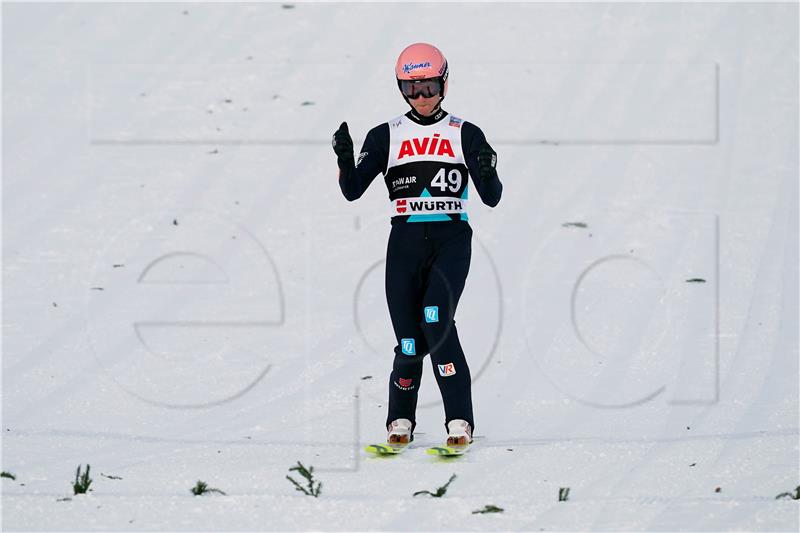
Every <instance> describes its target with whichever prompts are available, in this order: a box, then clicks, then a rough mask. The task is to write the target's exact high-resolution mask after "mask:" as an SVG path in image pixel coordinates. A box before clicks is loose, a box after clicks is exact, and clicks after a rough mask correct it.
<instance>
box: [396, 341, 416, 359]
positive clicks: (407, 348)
mask: <svg viewBox="0 0 800 533" xmlns="http://www.w3.org/2000/svg"><path fill="white" fill-rule="evenodd" d="M400 348H401V349H402V350H403V353H404V354H405V355H417V348H416V346H415V345H414V339H400Z"/></svg>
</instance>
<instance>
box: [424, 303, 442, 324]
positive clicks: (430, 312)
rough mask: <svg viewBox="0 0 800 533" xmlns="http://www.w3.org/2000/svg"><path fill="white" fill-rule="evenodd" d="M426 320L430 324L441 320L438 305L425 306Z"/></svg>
mask: <svg viewBox="0 0 800 533" xmlns="http://www.w3.org/2000/svg"><path fill="white" fill-rule="evenodd" d="M425 322H427V323H428V324H430V323H431V322H439V306H438V305H429V306H428V307H426V308H425Z"/></svg>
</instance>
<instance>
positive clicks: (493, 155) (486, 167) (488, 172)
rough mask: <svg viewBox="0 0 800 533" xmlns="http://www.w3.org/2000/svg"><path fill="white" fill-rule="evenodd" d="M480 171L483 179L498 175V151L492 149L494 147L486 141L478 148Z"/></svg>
mask: <svg viewBox="0 0 800 533" xmlns="http://www.w3.org/2000/svg"><path fill="white" fill-rule="evenodd" d="M478 172H480V175H481V179H494V178H496V177H497V152H495V151H494V150H492V147H491V146H489V143H486V142H485V143H483V146H481V149H480V150H478Z"/></svg>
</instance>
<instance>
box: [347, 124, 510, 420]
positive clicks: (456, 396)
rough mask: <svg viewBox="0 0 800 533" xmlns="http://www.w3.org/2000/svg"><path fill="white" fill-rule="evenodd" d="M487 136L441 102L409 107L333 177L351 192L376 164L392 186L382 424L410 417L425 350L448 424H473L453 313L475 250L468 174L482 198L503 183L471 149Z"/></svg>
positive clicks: (490, 201) (494, 198) (488, 199)
mask: <svg viewBox="0 0 800 533" xmlns="http://www.w3.org/2000/svg"><path fill="white" fill-rule="evenodd" d="M485 143H486V138H485V136H484V134H483V132H482V131H481V130H480V128H478V127H477V126H475V125H474V124H471V123H469V122H465V121H463V120H461V119H460V118H457V117H454V116H453V115H450V114H448V113H447V112H446V111H444V110H441V109H440V110H439V111H438V112H437V113H435V114H434V115H432V116H430V117H423V116H420V115H417V114H416V113H415V112H414V111H413V110H412V111H409V112H408V113H406V114H405V115H402V116H400V117H397V118H395V119H392V120H390V121H389V122H386V123H383V124H381V125H379V126H377V127H375V128H373V129H372V130H370V131H369V133H368V134H367V137H366V139H365V140H364V144H363V147H362V148H361V153H360V154H359V155H358V156H357V158H356V165H355V168H353V169H352V170H347V169H342V170H341V172H340V175H339V186H340V187H341V189H342V193H343V194H344V196H345V198H347V199H348V200H350V201H353V200H356V199H357V198H359V197H361V195H362V194H363V193H364V191H365V190H366V189H367V187H369V185H370V183H372V180H373V179H374V178H375V176H376V175H378V174H379V173H380V174H383V176H384V181H385V183H386V187H387V189H388V190H389V200H390V209H391V214H392V219H391V220H392V229H391V233H390V235H389V243H388V247H387V251H386V301H387V303H388V306H389V314H390V315H391V319H392V326H393V328H394V333H395V337H396V340H397V345H396V346H395V348H394V364H393V369H392V372H391V375H390V377H389V409H388V411H389V412H388V415H387V422H386V423H387V425H388V424H389V423H390V422H391V421H392V420H396V419H398V418H407V419H409V420H411V421H412V424H414V425H416V415H415V412H416V407H417V396H418V393H419V386H420V380H421V378H422V371H423V359H424V357H425V356H426V355H427V354H428V353H430V354H431V363H432V365H433V371H434V375H435V376H436V381H437V383H438V385H439V390H440V392H441V395H442V401H443V403H444V409H445V427H446V425H447V423H448V422H449V421H451V420H454V419H463V420H466V421H467V422H469V423H470V425H471V427H472V428H474V427H475V423H474V419H473V413H472V392H471V378H470V371H469V365H468V364H467V361H466V358H465V357H464V351H463V350H462V348H461V343H460V342H459V339H458V332H457V329H456V323H455V313H456V307H457V306H458V301H459V299H460V298H461V293H462V291H463V290H464V283H465V282H466V279H467V274H468V272H469V264H470V257H471V253H472V246H471V244H472V228H471V227H470V225H469V223H468V216H467V203H468V200H469V198H468V190H469V187H468V185H469V184H468V176H472V181H473V183H474V184H475V188H476V189H477V191H478V194H479V195H480V198H481V200H482V201H483V202H484V203H485V204H486V205H489V206H491V207H494V206H496V205H497V203H498V202H499V201H500V196H501V194H502V190H503V186H502V184H501V183H500V180H499V179H496V178H493V179H491V180H481V178H480V174H479V172H478V158H477V154H478V150H479V149H480V148H481V146H483V145H484V144H485Z"/></svg>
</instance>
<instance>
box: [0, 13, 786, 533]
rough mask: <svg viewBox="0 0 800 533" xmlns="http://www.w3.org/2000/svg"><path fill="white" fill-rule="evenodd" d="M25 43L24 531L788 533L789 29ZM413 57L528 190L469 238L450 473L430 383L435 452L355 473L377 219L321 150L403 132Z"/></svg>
mask: <svg viewBox="0 0 800 533" xmlns="http://www.w3.org/2000/svg"><path fill="white" fill-rule="evenodd" d="M2 30H3V141H4V142H3V156H4V159H3V217H2V220H3V248H2V249H3V259H4V262H3V289H4V292H3V359H2V372H3V376H2V407H3V410H2V416H3V420H2V439H3V440H2V469H3V470H5V471H9V472H12V473H13V474H15V475H16V476H17V478H16V480H15V481H12V480H10V479H2V480H0V481H2V485H0V486H2V491H3V494H2V515H3V516H2V527H3V529H4V530H26V531H33V530H70V531H78V530H145V531H148V530H162V529H168V530H204V531H218V530H306V529H316V530H323V529H324V530H376V529H385V530H498V529H499V530H532V531H549V530H589V529H593V530H704V531H705V530H770V531H778V530H781V531H796V530H797V529H798V502H796V501H791V500H776V499H775V496H776V495H777V494H778V493H781V492H784V491H789V490H793V489H794V487H795V486H797V485H798V484H800V469H799V466H798V5H797V4H796V3H795V4H711V5H710V4H608V5H603V4H593V5H587V4H502V5H499V4H498V5H486V4H414V5H408V4H406V5H400V4H359V5H342V4H307V3H298V4H291V5H286V6H284V5H282V4H262V5H258V4H242V5H233V4H227V5H223V4H127V5H126V4H10V3H5V4H3V24H2ZM418 40H428V41H432V42H434V43H436V44H437V45H439V46H440V47H441V49H442V50H444V51H445V53H446V54H447V56H448V58H449V60H450V64H451V80H450V92H449V94H448V96H447V100H446V106H445V107H446V108H447V109H448V110H450V111H451V112H452V113H454V114H456V115H457V116H461V117H464V118H465V119H467V120H470V121H473V122H475V123H477V124H478V125H480V126H481V127H482V128H483V129H484V131H485V132H486V134H487V136H488V138H489V139H490V141H491V142H492V143H493V144H494V146H495V148H496V150H497V152H498V157H499V165H498V169H499V172H500V176H501V178H502V180H503V182H504V184H505V195H504V198H503V200H502V201H501V203H500V204H499V206H498V207H497V208H496V209H489V208H488V207H486V206H483V205H479V202H478V201H477V198H475V201H473V202H472V204H471V208H470V209H471V223H472V226H473V228H474V231H475V245H474V254H473V267H472V271H471V273H470V277H469V280H468V283H467V288H466V292H465V295H464V297H463V299H462V303H461V306H460V308H459V314H458V326H459V331H460V335H461V338H462V343H463V345H464V346H465V349H466V352H467V355H468V358H469V360H470V361H471V365H472V369H473V378H474V402H475V409H476V413H475V416H476V425H477V428H476V433H477V445H476V446H475V447H474V449H473V450H472V451H470V452H469V454H468V455H467V456H465V457H463V458H460V459H458V460H454V461H446V460H440V459H436V458H432V457H428V456H426V455H425V454H424V453H423V451H422V449H421V448H422V447H424V446H426V445H433V444H436V443H439V442H440V441H441V439H442V438H443V434H444V428H443V426H442V422H443V415H442V409H441V405H440V403H439V402H438V400H437V395H438V391H437V390H436V387H434V386H433V383H434V380H433V378H432V376H431V374H430V371H426V376H425V378H424V381H425V383H424V385H423V390H422V393H421V400H420V403H421V407H420V409H419V425H418V433H417V443H418V445H419V447H417V448H416V449H412V450H409V451H408V452H407V453H406V454H404V455H402V456H399V457H396V458H393V459H391V460H385V459H375V458H369V457H366V456H365V454H364V453H363V452H362V451H361V449H362V447H363V446H364V445H365V444H367V443H368V442H370V441H373V440H379V439H382V438H383V435H384V432H383V427H382V426H383V421H384V416H385V408H386V405H385V397H386V393H387V375H388V371H389V369H390V366H391V356H392V351H391V349H392V344H393V339H392V333H391V329H390V325H389V320H388V313H387V311H386V308H385V301H384V296H383V274H382V272H383V261H382V258H383V256H384V253H385V246H386V238H387V235H388V232H389V222H388V209H387V207H388V202H387V201H386V199H387V196H386V192H385V188H384V187H383V184H382V183H380V180H378V181H376V182H375V183H374V184H373V186H372V188H371V189H370V190H369V191H368V192H367V193H366V194H365V196H364V197H363V198H362V199H361V200H360V201H358V202H356V203H352V204H351V203H348V202H346V201H345V200H344V198H342V196H341V195H340V192H339V189H338V185H337V182H336V166H335V159H334V156H333V153H332V151H331V149H330V146H329V139H330V135H331V134H332V133H333V131H334V130H335V128H336V127H337V126H338V124H339V123H340V122H341V121H342V120H347V121H348V123H349V125H350V129H351V131H352V132H353V133H354V137H355V142H356V143H358V144H360V142H361V140H362V139H363V136H364V134H365V133H366V131H367V130H368V129H369V128H370V127H372V126H374V125H376V124H378V123H380V122H383V121H386V120H388V119H389V118H391V117H392V116H396V115H399V114H401V113H403V112H405V103H404V102H403V101H402V99H401V98H400V96H399V94H398V93H397V89H396V86H395V83H394V80H393V75H392V67H393V62H394V60H395V58H396V56H397V54H398V53H399V51H400V50H401V49H402V48H403V46H405V45H406V44H408V43H410V42H414V41H418ZM475 196H476V195H475V194H474V191H473V197H475ZM568 223H573V224H568ZM577 223H583V224H585V227H581V224H577ZM564 224H567V225H564ZM690 279H702V280H704V282H700V281H696V282H687V280H690ZM368 376H371V377H368ZM298 460H300V461H302V462H303V463H304V464H306V465H313V466H314V467H315V469H316V470H315V472H316V474H317V476H318V478H319V479H320V480H322V482H323V488H322V494H321V496H320V497H319V498H318V499H314V498H309V497H306V496H304V495H303V494H301V493H299V492H296V491H294V490H293V488H292V486H291V485H290V483H289V482H288V481H287V480H286V479H285V475H286V474H287V473H288V468H290V467H291V466H293V465H294V464H295V462H296V461H298ZM87 463H90V464H91V467H92V474H93V477H94V483H93V485H92V487H93V489H94V490H93V492H91V493H90V494H89V495H88V496H78V497H74V498H73V499H72V500H71V501H58V500H60V499H62V498H64V497H67V496H70V495H71V482H72V479H73V476H74V472H75V469H76V467H77V466H78V465H79V464H84V465H85V464H87ZM453 473H455V474H457V476H458V477H457V479H456V480H455V481H454V482H453V484H452V485H451V486H450V489H449V491H448V492H447V494H446V495H445V496H444V497H443V498H441V499H433V498H424V497H417V498H413V497H412V493H413V492H415V491H418V490H423V489H429V490H433V489H435V488H436V487H438V486H440V485H442V484H443V483H444V482H445V481H447V479H448V478H449V477H450V475H451V474H453ZM110 476H116V477H120V478H121V479H112V478H111V477H110ZM198 479H201V480H204V481H206V482H208V483H209V485H211V486H213V487H218V488H220V489H222V490H223V491H225V492H226V493H227V495H226V496H222V495H211V496H203V497H195V496H193V495H192V494H190V492H189V489H190V487H192V486H193V485H194V484H195V482H196V481H197V480H198ZM560 487H569V488H570V489H571V490H570V495H569V500H568V501H566V502H558V501H557V495H558V491H559V488H560ZM717 487H719V489H720V490H719V492H717V491H716V490H715V489H716V488H717ZM486 504H495V505H498V506H500V507H502V508H504V509H505V511H504V512H503V513H498V514H486V515H481V514H472V511H474V510H476V509H480V508H482V507H483V506H484V505H486Z"/></svg>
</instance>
